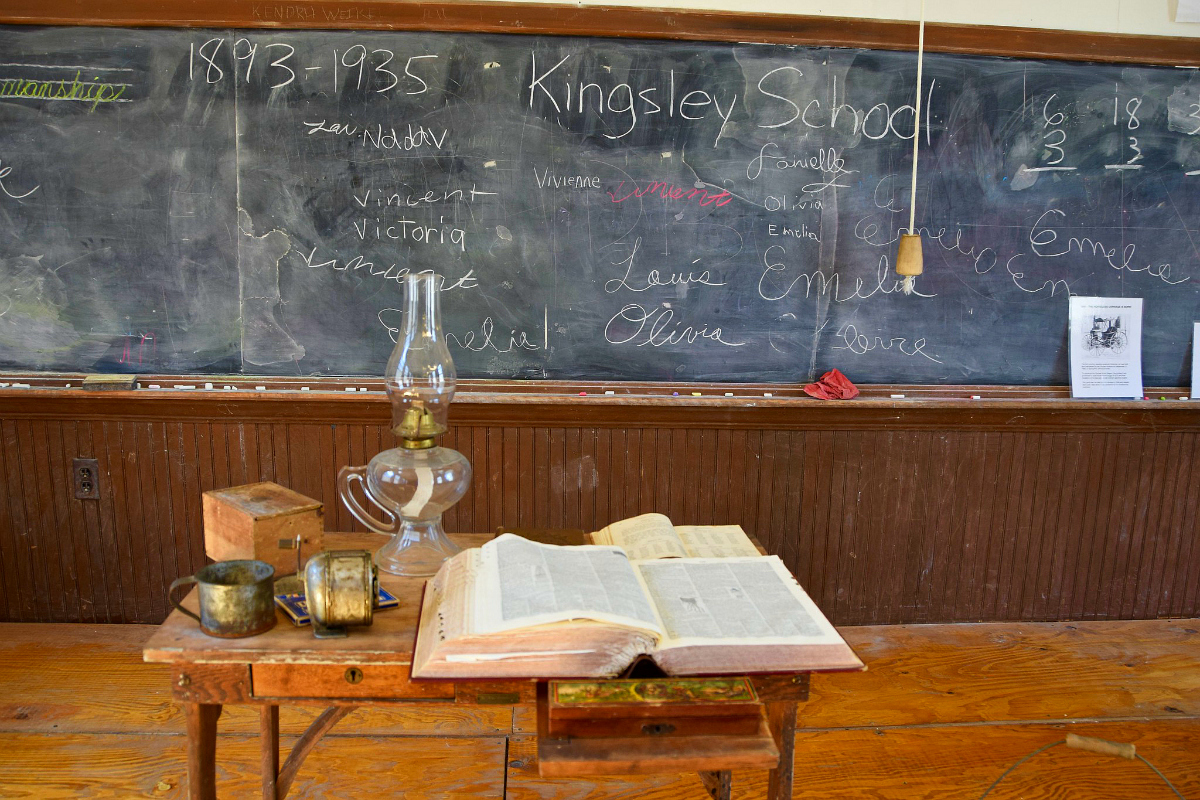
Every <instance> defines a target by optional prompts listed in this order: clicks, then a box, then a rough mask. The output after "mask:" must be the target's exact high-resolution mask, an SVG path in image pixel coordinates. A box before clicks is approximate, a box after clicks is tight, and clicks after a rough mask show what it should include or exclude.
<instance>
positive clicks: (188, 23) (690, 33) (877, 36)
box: [0, 0, 1200, 66]
mask: <svg viewBox="0 0 1200 800" xmlns="http://www.w3.org/2000/svg"><path fill="white" fill-rule="evenodd" d="M0 23H7V24H25V25H103V26H122V27H151V26H153V27H238V28H266V29H302V28H321V29H332V30H408V31H449V32H459V31H461V32H467V31H473V32H486V33H519V34H549V35H560V36H616V37H622V38H652V39H681V40H691V41H726V42H757V43H767V44H796V45H818V46H828V47H867V48H874V49H883V50H915V49H916V42H917V23H915V22H910V21H900V20H876V19H862V18H838V17H812V16H797V15H790V14H753V13H744V12H715V11H693V10H679V9H655V8H627V7H618V6H587V7H580V6H573V5H557V4H555V5H550V4H541V3H537V4H534V3H486V2H440V3H422V2H397V1H396V0H358V2H343V1H342V0H175V1H174V2H162V0H89V1H88V2H79V0H7V1H6V2H5V3H4V7H3V8H2V9H0ZM925 47H926V49H927V50H929V51H930V52H953V53H965V54H976V55H999V56H1012V57H1021V58H1051V59H1068V60H1082V61H1106V62H1115V63H1137V64H1162V65H1166V66H1200V47H1198V46H1197V40H1196V39H1194V38H1188V37H1174V36H1145V35H1136V36H1134V35H1124V34H1110V33H1094V32H1089V31H1049V30H1043V29H1039V28H1017V27H1002V26H988V25H952V24H945V23H930V24H927V25H926V37H925Z"/></svg>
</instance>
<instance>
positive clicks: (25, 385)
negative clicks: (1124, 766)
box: [12, 383, 33, 389]
mask: <svg viewBox="0 0 1200 800" xmlns="http://www.w3.org/2000/svg"><path fill="white" fill-rule="evenodd" d="M12 388H14V389H32V388H33V387H32V386H30V385H29V384H28V383H14V384H13V385H12Z"/></svg>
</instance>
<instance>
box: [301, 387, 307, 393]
mask: <svg viewBox="0 0 1200 800" xmlns="http://www.w3.org/2000/svg"><path fill="white" fill-rule="evenodd" d="M300 391H302V392H307V391H308V387H307V386H301V387H300Z"/></svg>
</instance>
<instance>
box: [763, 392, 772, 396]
mask: <svg viewBox="0 0 1200 800" xmlns="http://www.w3.org/2000/svg"><path fill="white" fill-rule="evenodd" d="M774 396H775V395H773V394H771V393H770V392H763V397H774Z"/></svg>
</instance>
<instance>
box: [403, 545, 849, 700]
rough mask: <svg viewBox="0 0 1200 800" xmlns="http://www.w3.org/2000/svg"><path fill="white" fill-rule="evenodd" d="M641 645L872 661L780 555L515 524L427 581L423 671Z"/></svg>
mask: <svg viewBox="0 0 1200 800" xmlns="http://www.w3.org/2000/svg"><path fill="white" fill-rule="evenodd" d="M742 535H743V536H744V535H745V534H742ZM751 547H753V545H751ZM641 655H649V656H650V657H651V658H653V660H654V661H655V662H656V663H657V664H658V666H659V667H660V668H661V669H662V670H663V671H664V672H665V673H667V674H668V675H711V674H729V673H752V672H792V671H796V672H799V671H805V670H852V669H861V668H862V662H861V661H859V659H858V658H857V656H855V655H854V652H853V651H852V650H851V649H850V648H849V646H848V645H847V644H846V643H845V641H843V640H842V637H841V636H839V635H838V633H837V631H835V630H834V628H833V626H832V625H830V624H829V622H828V621H827V620H826V619H825V617H824V615H822V614H821V612H820V610H818V609H817V607H816V605H815V604H814V603H813V602H812V600H810V599H809V597H808V595H807V594H805V593H804V590H803V589H801V588H800V586H799V585H798V584H797V583H796V580H795V579H794V578H793V577H792V575H791V573H789V572H788V571H787V569H786V568H785V567H784V566H783V562H781V561H780V560H779V558H778V557H776V556H760V555H755V556H744V557H741V556H739V557H731V558H656V559H649V560H632V559H631V558H630V557H629V555H628V554H627V553H626V551H624V550H623V549H621V548H620V547H614V546H607V545H583V546H576V547H559V546H555V545H546V544H539V543H537V542H531V541H528V540H527V539H522V538H520V537H518V536H513V535H511V534H505V535H503V536H500V537H498V538H496V539H493V540H492V541H490V542H488V543H487V544H485V545H484V546H483V547H481V548H478V549H471V550H464V551H463V552H461V553H459V554H458V555H456V556H454V557H453V558H451V559H450V560H448V561H447V562H446V563H445V564H443V565H442V568H441V569H440V570H439V571H438V574H437V575H436V576H435V577H434V578H433V580H431V581H430V582H429V583H428V584H427V585H426V587H425V597H424V600H423V604H422V608H421V620H420V625H419V627H418V630H417V644H416V652H415V655H414V658H413V669H412V674H413V676H414V677H416V678H532V677H546V678H559V677H611V676H615V675H618V674H620V673H621V672H622V671H623V670H624V669H625V668H626V667H627V666H629V664H631V663H632V662H633V661H634V660H635V659H637V658H638V656H641Z"/></svg>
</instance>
